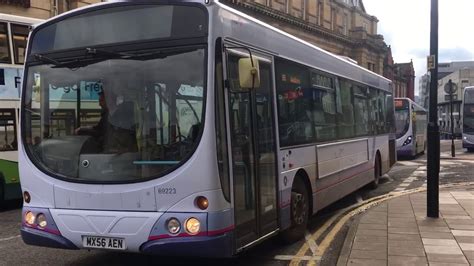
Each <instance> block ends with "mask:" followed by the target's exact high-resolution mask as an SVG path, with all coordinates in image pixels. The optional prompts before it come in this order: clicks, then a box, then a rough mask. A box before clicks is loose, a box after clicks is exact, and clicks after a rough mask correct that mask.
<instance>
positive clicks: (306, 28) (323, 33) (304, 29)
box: [221, 0, 387, 75]
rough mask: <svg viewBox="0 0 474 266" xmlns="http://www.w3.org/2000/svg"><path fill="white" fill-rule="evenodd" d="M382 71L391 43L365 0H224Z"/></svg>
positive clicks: (321, 46) (261, 18)
mask: <svg viewBox="0 0 474 266" xmlns="http://www.w3.org/2000/svg"><path fill="white" fill-rule="evenodd" d="M221 2H224V3H226V4H229V5H231V6H232V7H234V8H236V9H239V10H241V11H242V12H244V13H247V14H249V15H251V16H253V17H256V18H257V19H259V20H262V21H264V22H266V23H268V24H270V25H273V26H275V27H277V28H279V29H281V30H283V31H286V32H288V33H290V34H292V35H295V36H297V37H299V38H301V39H304V40H306V41H308V42H311V43H313V44H315V45H317V46H318V47H320V48H322V49H325V50H327V51H329V52H332V53H334V54H337V55H341V56H345V57H349V58H351V59H353V60H355V61H357V62H358V64H359V65H361V66H362V67H364V68H367V69H369V70H371V71H374V72H376V73H378V74H380V75H382V74H383V70H384V59H385V55H386V52H387V45H386V44H385V42H384V40H383V36H382V35H378V34H377V23H378V19H377V18H376V17H375V16H371V15H369V14H367V12H366V11H365V7H364V4H363V2H362V0H221Z"/></svg>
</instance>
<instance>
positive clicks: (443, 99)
mask: <svg viewBox="0 0 474 266" xmlns="http://www.w3.org/2000/svg"><path fill="white" fill-rule="evenodd" d="M444 73H446V72H444ZM442 76H443V78H440V79H439V80H438V121H439V131H440V134H441V137H444V138H447V137H449V136H450V135H451V108H450V97H449V91H446V90H445V86H446V84H447V83H448V82H449V80H451V82H452V83H454V84H455V85H456V87H457V90H456V91H455V92H454V95H453V110H452V111H453V118H454V121H453V122H454V135H455V137H461V133H462V125H461V121H462V115H461V114H462V112H460V110H461V104H462V101H463V96H464V88H466V87H469V86H474V66H472V67H463V68H461V69H458V70H456V71H454V72H452V73H449V74H447V75H442Z"/></svg>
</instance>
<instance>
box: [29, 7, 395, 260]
mask: <svg viewBox="0 0 474 266" xmlns="http://www.w3.org/2000/svg"><path fill="white" fill-rule="evenodd" d="M71 32H74V34H72V35H71ZM31 36H32V37H31V40H30V43H29V48H28V58H29V60H28V62H27V64H26V69H25V82H24V86H23V91H24V93H23V96H22V108H21V111H22V112H21V117H22V121H23V123H22V128H21V136H22V138H21V142H20V147H21V148H20V151H21V152H20V173H21V179H22V180H21V181H22V189H23V191H24V199H25V202H24V207H23V214H22V228H21V234H22V238H23V240H24V242H25V243H27V244H30V245H40V246H48V247H55V248H66V249H91V248H98V249H111V250H112V249H114V250H126V251H129V252H143V253H151V254H163V255H179V256H209V257H213V256H214V257H215V256H217V257H228V256H233V255H235V254H238V253H239V252H241V251H242V250H244V249H246V248H249V247H251V246H253V245H255V244H257V243H259V242H260V241H261V240H264V239H267V238H269V237H271V236H273V235H275V234H282V236H283V237H285V238H286V239H287V240H289V241H294V240H296V239H300V238H302V237H304V233H305V231H306V225H307V221H308V217H309V216H310V215H312V214H314V213H316V212H317V211H319V210H321V209H322V208H324V207H325V206H327V205H329V204H331V203H332V202H334V201H336V200H338V199H340V198H342V197H344V196H345V195H347V194H349V193H352V192H353V191H355V190H357V189H359V188H361V187H363V186H365V185H367V184H371V185H372V186H373V187H375V186H377V184H378V181H379V178H380V176H381V175H383V174H384V173H386V172H387V171H388V170H389V169H390V167H391V166H392V164H393V163H394V162H395V156H396V154H395V137H394V134H393V133H394V123H395V122H394V106H393V97H392V89H391V82H390V81H389V80H387V79H385V78H383V77H381V76H379V75H376V74H374V73H373V72H371V71H368V70H366V69H364V68H362V67H360V66H357V65H356V64H353V63H351V62H348V61H346V60H343V59H341V58H339V57H337V56H334V55H332V54H330V53H328V52H325V51H323V50H322V49H320V48H318V47H315V46H313V45H311V44H309V43H307V42H304V41H302V40H300V39H297V38H295V37H293V36H291V35H289V34H286V33H284V32H282V31H280V30H278V29H276V28H273V27H271V26H269V25H267V24H265V23H263V22H261V21H258V20H256V19H254V18H252V17H249V16H248V15H245V14H243V13H241V12H239V11H236V10H234V9H232V8H230V7H228V6H225V5H223V4H221V3H219V2H218V1H207V0H206V1H204V0H203V1H166V4H160V2H157V1H118V2H107V3H102V4H99V5H93V6H89V7H87V8H83V9H79V10H75V11H72V12H68V13H67V14H64V15H61V16H58V17H55V18H53V19H51V20H49V21H48V22H46V23H44V24H42V25H40V26H38V27H36V28H35V29H34V30H33V32H32V35H31ZM85 81H89V82H92V81H95V82H96V83H97V84H99V83H100V84H101V85H100V86H101V89H100V91H101V92H103V94H101V95H105V99H104V100H103V101H104V102H101V101H102V100H101V101H99V103H100V105H101V106H106V107H105V108H104V107H102V108H103V109H102V110H105V111H103V113H102V115H101V117H102V119H100V122H99V124H98V125H104V124H105V125H106V126H103V127H100V128H102V130H101V131H100V132H99V133H100V134H97V133H98V132H97V131H95V132H94V134H91V135H80V134H79V135H75V134H73V133H71V132H72V131H74V132H76V130H72V131H71V130H68V131H64V132H69V133H65V134H60V135H57V134H54V132H52V131H51V122H50V121H51V114H52V113H53V112H55V111H56V108H59V107H58V106H70V107H68V108H66V109H67V110H72V112H73V113H74V114H75V115H74V116H75V117H79V119H76V121H75V122H74V126H73V128H77V127H78V126H81V127H82V125H80V123H81V119H82V118H81V115H79V114H81V113H82V111H83V110H82V109H83V108H85V106H88V105H89V106H90V105H94V104H95V109H96V110H100V108H99V104H98V102H97V100H96V101H95V102H93V101H92V102H91V101H90V99H84V98H83V97H82V94H83V93H86V92H87V89H86V87H85V85H81V84H84V82H85ZM54 88H56V90H54ZM58 88H63V89H58ZM71 88H72V89H71ZM74 88H75V89H74ZM58 93H62V94H63V95H64V96H60V95H61V94H58ZM70 93H72V94H70ZM53 94H54V95H56V96H54V97H53V96H52V95H53ZM93 97H96V96H93ZM63 99H64V100H63ZM74 99H76V101H74ZM63 102H64V104H62V103H63ZM104 103H105V104H104ZM117 116H119V117H120V119H117ZM103 122H104V123H103ZM96 128H97V127H96ZM34 132H39V133H40V134H41V136H40V138H41V139H40V141H39V144H38V145H36V146H34V145H32V144H30V143H29V142H28V140H29V139H30V138H31V137H32V134H35V133H34ZM97 135H99V136H97ZM117 136H120V138H117ZM392 136H393V137H392Z"/></svg>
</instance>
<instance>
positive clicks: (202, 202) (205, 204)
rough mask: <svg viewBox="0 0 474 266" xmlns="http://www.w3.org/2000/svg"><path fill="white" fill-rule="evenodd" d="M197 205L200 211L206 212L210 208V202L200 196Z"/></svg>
mask: <svg viewBox="0 0 474 266" xmlns="http://www.w3.org/2000/svg"><path fill="white" fill-rule="evenodd" d="M196 205H197V206H198V207H199V209H201V210H205V209H207V207H209V201H208V200H207V198H206V197H204V196H199V197H197V198H196Z"/></svg>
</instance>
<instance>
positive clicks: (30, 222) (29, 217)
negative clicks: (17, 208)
mask: <svg viewBox="0 0 474 266" xmlns="http://www.w3.org/2000/svg"><path fill="white" fill-rule="evenodd" d="M35 220H36V219H35V215H34V214H33V213H32V212H30V211H28V212H26V213H25V222H26V223H27V224H28V225H34V224H35Z"/></svg>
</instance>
